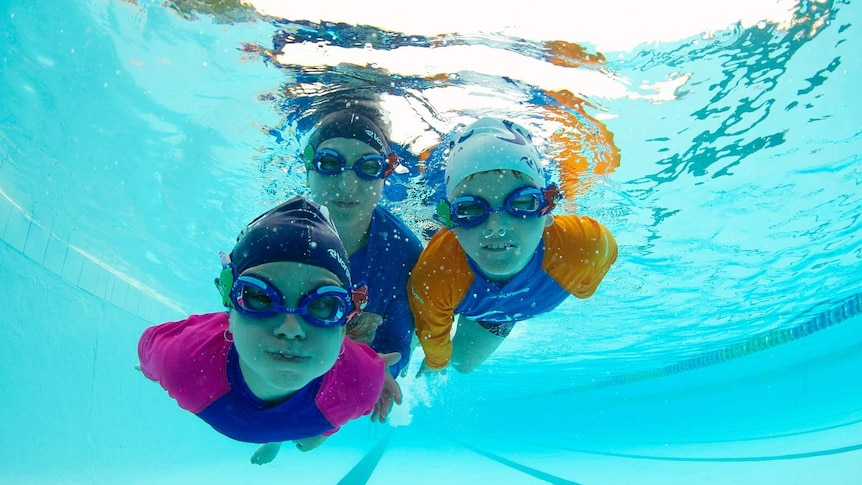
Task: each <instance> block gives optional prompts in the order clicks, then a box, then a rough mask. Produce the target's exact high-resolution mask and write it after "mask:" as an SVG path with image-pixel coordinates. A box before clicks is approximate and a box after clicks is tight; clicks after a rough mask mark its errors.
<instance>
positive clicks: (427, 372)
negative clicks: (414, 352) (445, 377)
mask: <svg viewBox="0 0 862 485" xmlns="http://www.w3.org/2000/svg"><path fill="white" fill-rule="evenodd" d="M437 374H446V368H445V367H443V368H442V369H432V368H431V367H428V364H426V363H425V359H422V365H421V366H419V372H417V373H416V377H419V376H433V375H437Z"/></svg>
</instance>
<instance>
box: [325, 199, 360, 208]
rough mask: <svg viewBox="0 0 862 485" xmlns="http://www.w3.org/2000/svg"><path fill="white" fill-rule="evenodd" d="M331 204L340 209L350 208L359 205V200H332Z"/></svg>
mask: <svg viewBox="0 0 862 485" xmlns="http://www.w3.org/2000/svg"><path fill="white" fill-rule="evenodd" d="M332 205H334V206H336V207H339V208H341V209H352V208H354V207H356V206H358V205H359V202H357V201H352V200H333V201H332Z"/></svg>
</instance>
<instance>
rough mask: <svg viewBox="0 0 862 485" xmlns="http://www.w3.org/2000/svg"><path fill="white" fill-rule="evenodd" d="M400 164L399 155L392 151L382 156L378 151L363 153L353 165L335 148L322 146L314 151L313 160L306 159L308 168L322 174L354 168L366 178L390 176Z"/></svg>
mask: <svg viewBox="0 0 862 485" xmlns="http://www.w3.org/2000/svg"><path fill="white" fill-rule="evenodd" d="M397 166H398V155H396V154H395V153H390V154H389V155H387V156H385V157H384V156H382V155H379V154H377V153H370V154H368V155H363V156H361V157H359V159H357V160H356V161H355V162H354V163H353V165H352V166H350V167H348V166H347V160H345V159H344V156H342V155H341V154H340V153H338V152H336V151H335V150H329V149H327V148H321V149H320V150H316V151H315V152H314V156H313V157H311V160H307V159H306V168H307V169H309V170H314V171H316V172H317V173H319V174H321V175H330V176H332V175H338V174H340V173H341V172H343V171H345V170H353V171H354V172H356V175H358V176H359V177H360V178H363V179H365V180H379V179H383V178H386V177H388V176H389V174H391V173H392V172H394V171H395V167H397Z"/></svg>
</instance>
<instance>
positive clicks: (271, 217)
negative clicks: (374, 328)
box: [138, 197, 400, 464]
mask: <svg viewBox="0 0 862 485" xmlns="http://www.w3.org/2000/svg"><path fill="white" fill-rule="evenodd" d="M222 263H223V269H222V272H221V275H220V277H219V278H218V279H217V280H216V283H217V286H218V288H219V291H220V293H221V297H222V302H223V303H224V305H225V306H226V307H228V308H229V311H228V312H218V313H210V314H204V315H192V316H190V317H188V318H187V319H184V320H180V321H177V322H168V323H164V324H161V325H157V326H154V327H150V328H148V329H146V330H145V331H144V333H143V335H142V336H141V338H140V341H139V344H138V354H139V357H140V362H141V366H140V368H141V371H142V372H143V373H144V375H145V376H146V377H147V378H149V379H151V380H153V381H157V382H159V383H160V384H161V386H162V387H163V388H164V389H165V390H167V391H168V394H169V395H170V396H171V397H172V398H174V399H175V400H176V401H177V403H178V404H179V406H180V407H181V408H183V409H185V410H187V411H190V412H192V413H194V414H195V415H197V416H198V417H199V418H201V419H203V420H204V421H206V422H207V423H208V424H209V425H210V426H212V427H213V428H214V429H215V430H216V431H218V432H219V433H221V434H223V435H225V436H227V437H229V438H232V439H235V440H238V441H244V442H250V443H264V446H262V447H261V448H260V449H258V451H257V452H256V453H255V454H254V456H253V457H252V462H253V463H258V464H262V463H267V462H269V461H271V460H272V459H274V458H275V456H276V455H277V453H278V450H279V448H280V444H281V442H282V441H288V440H291V441H295V442H296V446H297V448H298V449H300V450H302V451H308V450H310V449H313V448H315V447H316V446H319V445H320V444H321V443H322V442H323V441H324V440H325V439H326V437H328V436H330V435H332V434H333V433H335V432H336V431H338V429H339V427H340V426H342V425H343V424H345V423H347V422H348V421H350V420H352V419H356V418H358V417H360V416H363V415H367V414H370V413H371V412H372V411H373V410H374V405H375V402H376V401H377V399H378V397H379V396H380V394H381V390H382V389H383V388H384V380H386V382H387V383H389V384H392V385H394V380H392V378H391V376H389V374H388V373H387V372H386V365H388V364H389V363H391V362H385V361H384V359H381V357H380V356H378V354H377V353H375V352H374V351H373V350H372V349H370V348H369V347H368V346H366V345H364V344H359V343H355V342H353V341H352V340H350V339H348V338H346V334H345V325H346V324H347V323H348V322H349V321H350V320H351V319H353V318H355V317H356V315H358V314H359V313H360V312H361V309H362V306H364V304H365V295H366V292H365V291H364V288H363V287H358V288H357V287H354V286H353V285H352V282H351V277H350V271H349V269H348V266H347V253H346V251H345V250H344V246H343V244H342V242H341V240H340V239H339V238H338V234H337V232H336V231H335V228H334V226H333V225H332V222H331V221H330V220H329V217H328V215H327V213H326V210H325V208H322V207H321V206H319V205H317V204H315V203H314V202H311V201H309V200H306V199H304V198H302V197H294V198H292V199H290V200H288V201H287V202H285V203H283V204H281V205H279V206H277V207H275V208H274V209H272V210H270V211H268V212H266V213H264V214H262V215H261V216H259V217H258V218H257V219H255V220H254V221H252V222H251V223H250V224H249V225H248V226H247V227H246V228H245V229H244V230H243V231H242V233H241V234H240V235H239V237H238V238H237V243H236V245H235V246H234V248H233V250H232V251H231V252H230V255H223V260H222ZM384 357H385V359H386V360H388V361H391V360H393V359H394V360H397V358H398V354H392V355H390V356H384ZM397 400H400V391H399V395H398V399H397ZM386 412H388V410H386Z"/></svg>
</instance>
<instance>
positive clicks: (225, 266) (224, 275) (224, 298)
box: [215, 252, 236, 308]
mask: <svg viewBox="0 0 862 485" xmlns="http://www.w3.org/2000/svg"><path fill="white" fill-rule="evenodd" d="M219 257H220V258H221V263H222V268H221V273H219V277H218V278H216V279H215V285H216V289H218V292H219V294H220V295H221V303H222V305H224V307H225V308H230V307H231V306H232V305H231V301H230V294H231V292H232V291H233V284H234V282H235V281H236V266H234V264H233V263H232V262H231V260H230V255H229V254H227V253H224V252H220V253H219Z"/></svg>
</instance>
